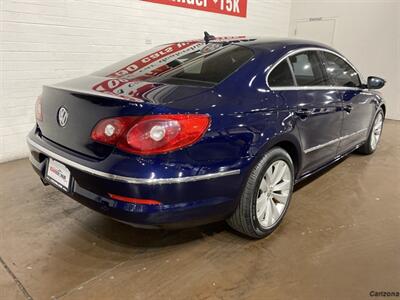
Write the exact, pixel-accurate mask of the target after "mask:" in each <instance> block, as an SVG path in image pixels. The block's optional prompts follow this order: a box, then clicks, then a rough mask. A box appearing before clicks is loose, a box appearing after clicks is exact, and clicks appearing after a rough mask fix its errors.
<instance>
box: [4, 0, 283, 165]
mask: <svg viewBox="0 0 400 300" xmlns="http://www.w3.org/2000/svg"><path fill="white" fill-rule="evenodd" d="M0 5H1V8H0V39H1V40H0V43H1V46H0V62H1V64H0V86H1V90H0V162H2V161H7V160H11V159H16V158H20V157H24V156H26V155H27V147H26V144H25V136H26V135H27V133H28V131H29V130H30V129H31V128H32V127H33V124H34V102H35V100H36V97H37V95H39V94H40V92H41V86H42V85H43V84H51V83H55V82H59V81H63V80H66V79H68V78H73V77H77V76H80V75H83V74H86V73H90V72H92V71H95V70H97V69H99V68H101V67H103V66H106V65H107V64H110V63H112V62H116V61H118V60H120V59H122V58H124V57H126V56H129V55H132V54H135V53H136V52H139V51H142V50H145V49H147V48H150V47H153V46H155V45H157V44H161V43H166V42H172V41H179V40H185V39H192V38H201V37H202V35H203V31H204V30H207V31H209V32H210V33H211V34H214V35H241V34H245V35H273V36H287V33H288V28H289V13H290V0H287V1H279V0H275V1H259V0H248V16H247V18H246V19H244V18H238V17H232V16H225V15H219V14H212V13H206V12H201V11H195V10H189V9H183V8H176V7H170V6H165V5H158V4H153V3H147V2H142V1H138V0H117V1H115V0H113V1H109V0H91V1H88V0H64V1H60V0H53V1H51V0H0ZM150 43H151V44H150Z"/></svg>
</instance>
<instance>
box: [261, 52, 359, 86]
mask: <svg viewBox="0 0 400 300" xmlns="http://www.w3.org/2000/svg"><path fill="white" fill-rule="evenodd" d="M304 51H322V52H329V53H332V54H334V55H336V56H338V57H340V58H341V59H343V60H344V61H345V62H347V63H348V64H349V65H350V66H351V67H352V68H353V69H354V70H355V71H356V72H357V74H358V76H359V77H360V81H361V83H365V80H364V76H363V75H362V74H361V73H360V72H359V71H358V70H357V68H356V67H355V66H354V65H353V64H352V63H351V62H350V61H349V60H348V59H347V58H346V57H344V56H343V55H341V54H339V53H337V52H335V51H332V50H329V49H325V48H319V47H304V48H300V49H295V50H291V51H289V52H288V53H286V54H285V55H283V56H282V57H281V58H279V59H278V60H277V61H276V62H275V63H273V64H272V65H271V66H269V67H268V73H267V75H266V76H265V82H266V84H267V86H268V88H270V89H271V90H272V91H282V88H283V87H270V86H269V84H268V77H269V74H271V72H272V71H273V70H274V69H275V67H276V66H277V65H279V64H280V63H281V62H282V61H284V60H285V59H287V58H289V57H290V56H292V55H294V54H297V53H301V52H304ZM294 88H300V87H299V86H294ZM302 88H304V87H302ZM305 88H307V89H319V87H315V86H305ZM336 88H344V89H345V90H347V89H358V90H361V89H360V88H351V87H335V89H336ZM330 89H332V88H330ZM285 90H288V89H287V88H285Z"/></svg>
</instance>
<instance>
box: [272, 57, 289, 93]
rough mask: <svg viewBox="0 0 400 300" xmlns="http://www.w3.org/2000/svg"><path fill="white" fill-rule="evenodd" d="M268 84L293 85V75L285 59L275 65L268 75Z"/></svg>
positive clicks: (273, 85) (278, 85)
mask: <svg viewBox="0 0 400 300" xmlns="http://www.w3.org/2000/svg"><path fill="white" fill-rule="evenodd" d="M268 85H269V86H270V87H284V86H293V85H294V81H293V76H292V72H291V71H290V67H289V64H288V62H287V60H286V59H285V60H284V61H282V62H281V63H280V64H279V65H277V66H276V67H275V68H274V69H273V70H272V72H271V74H269V76H268Z"/></svg>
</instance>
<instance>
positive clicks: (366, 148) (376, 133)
mask: <svg viewBox="0 0 400 300" xmlns="http://www.w3.org/2000/svg"><path fill="white" fill-rule="evenodd" d="M383 120H384V115H383V111H382V109H380V110H379V111H378V113H377V114H376V116H375V119H374V123H373V124H372V127H371V130H370V133H369V136H368V139H367V141H366V142H365V144H364V145H362V146H361V147H360V148H359V149H358V152H360V153H362V154H371V153H374V152H375V150H376V148H377V147H378V143H379V140H380V138H381V134H382V127H383Z"/></svg>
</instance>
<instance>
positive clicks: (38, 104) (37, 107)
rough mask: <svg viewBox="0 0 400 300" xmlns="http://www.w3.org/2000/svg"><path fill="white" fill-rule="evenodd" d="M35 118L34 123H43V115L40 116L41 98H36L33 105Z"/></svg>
mask: <svg viewBox="0 0 400 300" xmlns="http://www.w3.org/2000/svg"><path fill="white" fill-rule="evenodd" d="M35 116H36V121H43V114H42V96H39V97H37V99H36V103H35Z"/></svg>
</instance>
